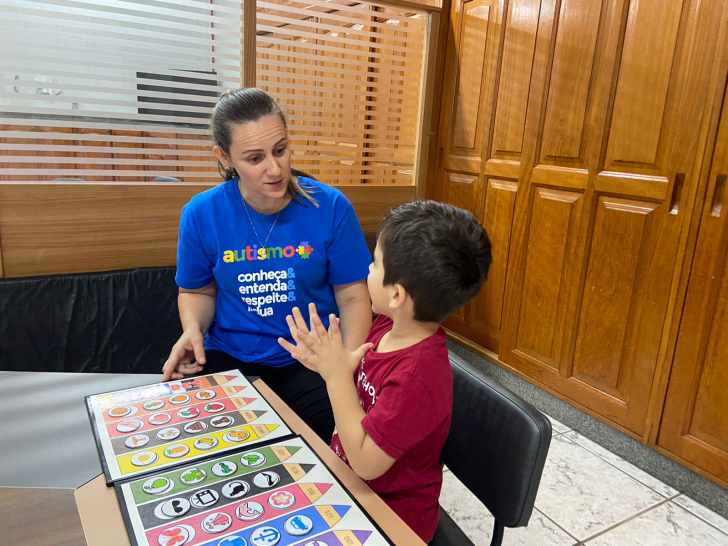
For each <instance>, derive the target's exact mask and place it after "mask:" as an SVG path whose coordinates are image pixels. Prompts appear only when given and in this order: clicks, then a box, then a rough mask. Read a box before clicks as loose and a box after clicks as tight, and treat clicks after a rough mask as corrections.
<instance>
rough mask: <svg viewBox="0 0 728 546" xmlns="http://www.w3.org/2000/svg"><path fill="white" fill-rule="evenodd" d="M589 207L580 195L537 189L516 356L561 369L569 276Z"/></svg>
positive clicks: (516, 342) (532, 214)
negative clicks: (579, 225)
mask: <svg viewBox="0 0 728 546" xmlns="http://www.w3.org/2000/svg"><path fill="white" fill-rule="evenodd" d="M583 203H584V199H583V194H582V193H580V192H574V191H563V190H557V189H552V188H543V187H536V188H535V189H534V196H533V201H532V204H531V206H530V211H531V218H530V219H531V221H530V228H529V232H528V243H527V245H528V251H527V253H526V263H525V271H524V276H523V284H522V298H521V308H520V312H519V314H518V317H519V318H520V320H519V322H518V324H517V325H515V326H514V328H515V329H516V330H517V337H516V341H515V352H516V353H517V354H518V355H519V356H521V357H522V358H529V357H530V359H534V360H535V361H537V362H540V363H543V364H546V365H547V366H549V367H551V368H554V369H555V370H558V368H559V363H560V360H561V359H560V352H561V344H562V339H563V337H564V332H563V329H564V321H565V319H566V307H567V306H566V301H565V298H566V297H567V296H568V292H569V291H568V286H565V285H567V284H568V281H569V277H568V275H566V273H567V271H568V270H569V269H572V270H573V269H574V264H573V246H574V238H575V231H576V224H577V222H578V220H579V218H580V216H581V211H582V208H583Z"/></svg>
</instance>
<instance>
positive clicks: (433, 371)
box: [331, 316, 453, 542]
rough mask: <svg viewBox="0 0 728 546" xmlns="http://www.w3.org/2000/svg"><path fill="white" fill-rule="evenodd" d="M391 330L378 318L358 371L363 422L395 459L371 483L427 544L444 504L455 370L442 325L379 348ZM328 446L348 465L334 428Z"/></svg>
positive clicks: (368, 339) (386, 320)
mask: <svg viewBox="0 0 728 546" xmlns="http://www.w3.org/2000/svg"><path fill="white" fill-rule="evenodd" d="M391 329H392V320H391V319H389V318H388V317H385V316H379V317H377V318H376V320H375V321H374V324H372V327H371V330H370V331H369V336H368V337H367V342H369V343H373V344H374V348H373V349H372V350H371V351H369V353H367V355H366V356H365V357H364V358H362V360H361V362H360V363H359V366H358V368H357V370H356V379H357V391H358V393H359V402H360V403H361V404H362V407H363V408H364V411H366V413H367V415H366V417H364V419H363V420H362V422H361V424H362V427H363V428H364V430H365V431H366V433H367V434H368V435H369V436H370V437H371V438H372V440H374V443H375V444H377V446H379V448H381V449H382V451H384V452H385V453H386V454H387V455H389V456H390V457H393V458H394V459H397V460H396V461H395V463H394V465H392V467H391V468H390V469H389V470H388V471H387V472H385V473H384V475H382V476H380V477H379V478H376V479H374V480H371V481H369V482H368V483H369V487H371V488H372V490H374V492H376V493H377V494H378V495H379V496H380V497H382V499H383V500H384V501H385V502H386V503H387V504H388V505H389V507H390V508H391V509H392V510H394V512H395V513H396V514H397V515H398V516H399V517H400V518H402V519H403V520H404V522H405V523H407V525H409V526H410V527H411V528H412V529H413V530H414V531H415V532H416V533H417V534H418V535H419V536H420V537H421V538H422V540H424V541H425V542H428V541H429V540H430V539H432V536H433V535H434V534H435V529H436V528H437V520H438V516H439V509H440V508H439V504H438V502H437V500H438V498H439V497H440V489H441V488H442V467H441V466H440V452H441V451H442V446H443V445H444V444H445V440H446V439H447V435H448V432H449V431H450V419H451V417H452V396H453V394H452V370H451V369H450V361H449V360H448V354H447V345H446V343H445V332H444V330H443V329H442V328H440V329H439V330H438V331H437V333H436V334H435V335H432V336H430V337H428V338H427V339H424V340H422V341H421V342H419V343H417V344H415V345H413V346H411V347H407V348H406V349H401V350H399V351H393V352H390V353H377V352H376V349H377V346H378V345H379V341H380V340H381V339H382V337H383V336H384V334H386V333H387V332H388V331H389V330H391ZM331 449H333V450H334V451H335V452H336V454H337V455H339V457H341V458H342V459H343V460H344V461H346V462H347V463H348V461H347V459H346V454H345V453H344V448H343V447H342V445H341V442H340V440H339V436H338V434H337V433H336V431H334V436H333V439H332V441H331Z"/></svg>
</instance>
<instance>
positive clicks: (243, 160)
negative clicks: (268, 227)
mask: <svg viewBox="0 0 728 546" xmlns="http://www.w3.org/2000/svg"><path fill="white" fill-rule="evenodd" d="M231 137H232V138H231V143H230V155H229V156H227V155H225V153H224V152H223V150H222V149H220V147H219V146H215V148H214V149H213V151H214V152H215V155H216V156H217V158H218V160H220V162H221V163H222V165H223V167H225V168H226V169H227V168H230V167H233V168H234V169H235V170H236V171H237V173H238V175H239V176H240V189H241V192H242V194H243V198H244V199H245V200H246V201H247V202H248V203H249V204H250V205H251V206H253V207H254V208H255V209H257V210H259V212H263V213H265V212H268V210H269V209H275V208H279V207H280V203H277V201H279V200H282V199H284V198H285V197H286V190H287V189H288V180H289V178H290V175H291V148H290V147H289V145H288V130H287V129H286V127H285V125H284V124H283V120H281V118H280V117H278V116H277V115H271V116H266V117H263V118H261V119H260V120H258V121H251V122H248V123H243V124H240V125H234V126H233V130H232V135H231Z"/></svg>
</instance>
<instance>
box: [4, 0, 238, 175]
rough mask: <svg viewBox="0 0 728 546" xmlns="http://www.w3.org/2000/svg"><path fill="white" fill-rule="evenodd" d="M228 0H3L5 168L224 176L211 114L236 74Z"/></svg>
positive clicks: (12, 171)
mask: <svg viewBox="0 0 728 546" xmlns="http://www.w3.org/2000/svg"><path fill="white" fill-rule="evenodd" d="M241 16H242V11H241V4H240V2H237V1H231V0H212V1H211V0H92V1H91V0H0V58H1V59H2V61H0V79H1V80H2V81H1V85H2V87H1V88H0V155H2V156H3V157H2V164H1V165H0V179H1V180H5V181H35V180H37V181H48V180H58V179H73V180H84V181H151V180H154V179H155V178H157V177H172V178H178V179H182V180H185V181H206V180H209V181H219V180H220V178H219V175H217V167H216V165H217V164H216V162H215V161H214V159H213V157H212V154H211V151H210V146H211V143H210V138H209V129H208V119H209V116H210V114H211V112H212V108H213V107H214V105H215V102H216V98H217V96H219V94H220V93H221V92H222V91H224V90H225V89H228V88H236V87H239V85H240V65H241Z"/></svg>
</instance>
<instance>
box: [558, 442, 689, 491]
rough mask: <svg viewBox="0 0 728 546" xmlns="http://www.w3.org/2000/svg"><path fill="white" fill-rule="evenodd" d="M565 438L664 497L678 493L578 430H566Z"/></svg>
mask: <svg viewBox="0 0 728 546" xmlns="http://www.w3.org/2000/svg"><path fill="white" fill-rule="evenodd" d="M564 437H565V438H568V439H569V440H571V441H572V442H574V443H576V444H579V445H580V446H581V447H583V448H585V449H587V450H588V451H591V452H592V453H594V455H597V456H599V457H601V458H602V459H604V460H605V461H607V462H608V463H611V464H613V465H614V466H616V467H617V468H619V469H620V470H621V471H622V472H626V473H627V474H629V475H630V476H632V477H633V478H634V479H635V480H637V481H638V482H641V483H643V484H645V485H646V486H647V487H649V488H650V489H652V490H654V491H657V492H658V493H659V494H660V495H662V496H663V497H665V498H669V497H674V496H675V495H677V494H678V490H677V489H673V488H672V487H670V486H669V485H667V484H665V483H662V482H661V481H660V480H658V479H657V478H655V477H654V476H651V475H649V474H648V473H647V472H645V471H643V470H640V469H639V468H637V467H636V466H634V465H633V464H632V463H628V462H627V461H625V460H624V459H622V458H621V457H620V456H619V455H615V454H614V453H612V452H611V451H608V450H606V449H604V448H603V447H602V446H600V445H599V444H596V443H594V442H592V441H591V440H590V439H589V438H587V437H586V436H582V435H581V434H579V433H578V432H574V431H571V432H567V433H566V434H564Z"/></svg>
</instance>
